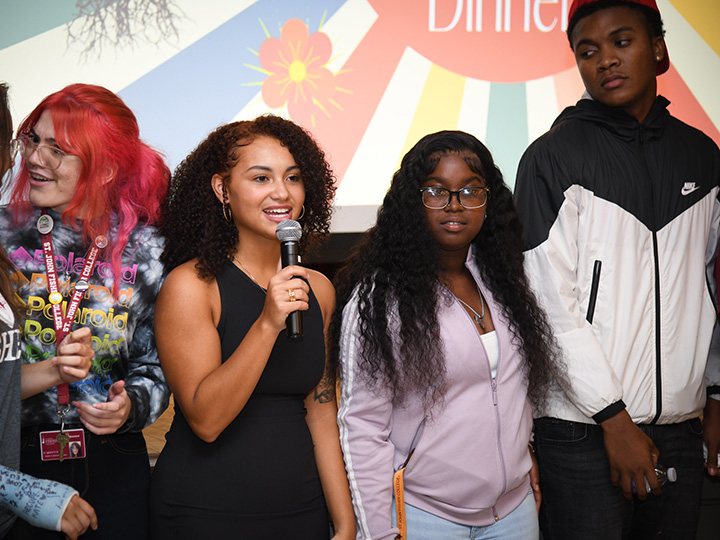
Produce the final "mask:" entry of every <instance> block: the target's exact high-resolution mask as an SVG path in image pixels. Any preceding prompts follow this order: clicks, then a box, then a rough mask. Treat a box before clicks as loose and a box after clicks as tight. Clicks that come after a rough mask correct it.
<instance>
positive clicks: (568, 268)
mask: <svg viewBox="0 0 720 540" xmlns="http://www.w3.org/2000/svg"><path fill="white" fill-rule="evenodd" d="M533 150H534V151H533ZM542 151H543V150H542V149H538V148H537V147H535V148H533V147H531V148H530V149H529V150H528V152H526V154H525V156H524V157H523V159H522V161H521V163H520V167H519V169H518V178H517V183H516V186H515V198H516V203H517V206H518V211H519V212H520V216H521V218H522V220H523V228H524V229H525V233H526V249H527V251H526V252H525V270H526V272H527V275H528V278H529V280H530V283H531V286H532V288H533V291H534V292H535V294H536V295H537V297H538V301H539V302H540V304H541V306H542V307H543V308H544V309H545V311H546V312H547V315H548V319H549V321H550V324H551V326H552V327H553V328H554V330H555V336H556V339H557V340H558V343H559V345H560V347H561V351H562V353H563V359H564V361H565V363H566V365H567V380H568V381H570V384H571V388H569V389H566V395H567V398H568V399H569V400H570V402H571V403H572V404H573V405H574V406H575V407H576V408H577V409H578V410H579V411H580V412H581V413H582V414H583V415H585V416H587V417H588V418H592V417H595V416H596V415H598V417H596V420H597V421H602V420H603V419H604V417H603V416H604V415H607V417H609V416H612V415H613V414H615V413H616V412H619V411H620V410H622V409H623V408H624V404H623V403H622V397H623V395H622V386H621V384H620V381H619V379H618V377H617V376H616V374H615V372H614V371H613V369H612V367H611V365H610V363H609V361H608V359H607V357H606V356H605V353H604V352H603V349H602V347H601V345H600V342H599V340H598V339H597V337H596V335H595V333H594V332H593V329H592V327H591V325H590V323H588V321H587V319H586V313H585V311H584V310H583V309H581V303H580V300H579V295H580V294H581V292H582V291H583V287H582V286H581V284H580V283H579V277H578V264H579V256H580V255H579V248H578V245H579V242H582V241H583V239H582V238H579V237H578V231H579V230H580V221H581V219H582V212H583V209H584V204H585V195H586V194H584V193H583V188H582V187H580V186H578V185H573V183H572V182H571V181H569V180H568V181H564V180H563V178H564V177H565V176H566V175H567V173H566V172H564V171H562V170H560V166H559V165H558V164H559V162H560V161H559V160H557V159H554V158H553V157H551V156H549V155H543V156H542V158H541V159H538V157H537V153H538V152H540V153H542ZM543 164H544V165H543ZM587 195H589V196H590V197H591V196H592V194H587ZM584 292H585V293H587V288H585V289H584Z"/></svg>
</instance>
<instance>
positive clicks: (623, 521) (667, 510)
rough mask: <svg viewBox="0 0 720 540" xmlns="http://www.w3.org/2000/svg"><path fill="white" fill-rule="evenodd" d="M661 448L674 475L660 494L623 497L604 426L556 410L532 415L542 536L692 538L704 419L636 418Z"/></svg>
mask: <svg viewBox="0 0 720 540" xmlns="http://www.w3.org/2000/svg"><path fill="white" fill-rule="evenodd" d="M638 427H640V429H642V430H643V432H645V434H646V435H648V437H650V438H651V439H652V440H653V442H654V443H655V446H657V448H658V450H659V451H660V460H659V462H660V463H662V464H663V465H664V466H665V467H675V469H676V470H677V477H678V479H677V482H675V483H668V484H666V485H665V486H663V492H662V495H660V496H655V495H652V494H650V495H649V496H648V498H647V500H645V501H640V500H639V499H634V500H632V501H628V500H626V499H625V498H624V497H623V495H622V491H621V490H620V488H619V487H616V486H613V485H612V483H611V482H610V467H609V465H608V461H607V457H606V455H605V447H604V445H603V433H602V428H601V427H600V426H599V425H596V424H582V423H577V422H568V421H565V420H559V419H556V418H539V419H537V420H536V421H535V455H536V457H537V460H538V465H539V467H540V488H541V490H542V501H543V504H542V507H541V509H540V529H541V530H542V533H543V539H544V540H576V539H578V538H582V539H583V540H629V539H632V540H642V539H646V538H658V537H661V538H672V539H673V540H684V539H687V540H695V535H696V530H697V523H698V518H699V515H700V498H701V492H702V474H703V457H702V427H701V424H700V420H699V419H697V418H696V419H693V420H688V421H687V422H683V423H680V424H669V425H662V426H660V425H640V426H638Z"/></svg>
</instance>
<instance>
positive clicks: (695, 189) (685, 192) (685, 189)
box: [680, 186, 700, 195]
mask: <svg viewBox="0 0 720 540" xmlns="http://www.w3.org/2000/svg"><path fill="white" fill-rule="evenodd" d="M698 189H700V186H694V187H691V188H688V187H685V186H683V188H682V189H681V190H680V193H682V194H683V195H690V194H691V193H692V192H693V191H697V190H698Z"/></svg>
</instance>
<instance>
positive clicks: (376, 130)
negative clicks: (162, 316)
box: [0, 0, 720, 232]
mask: <svg viewBox="0 0 720 540" xmlns="http://www.w3.org/2000/svg"><path fill="white" fill-rule="evenodd" d="M568 1H569V0H306V1H301V0H256V1H251V0H239V1H233V2H227V1H225V0H204V1H203V2H197V1H195V0H77V1H75V0H23V1H22V2H18V1H16V0H0V80H4V81H6V82H8V83H9V84H10V85H11V98H12V106H13V115H14V118H15V122H16V124H17V123H19V121H20V120H21V119H22V118H23V117H24V116H25V115H27V114H28V113H29V112H30V110H32V108H33V107H34V106H35V105H36V104H37V103H38V102H39V101H40V100H41V99H42V98H43V97H44V96H45V95H47V94H49V93H51V92H53V91H56V90H58V89H60V88H62V87H63V86H65V85H67V84H70V83H74V82H87V83H94V84H100V85H103V86H106V87H108V88H110V89H111V90H113V91H115V92H117V93H118V94H119V95H120V96H121V97H122V98H123V99H124V100H125V101H126V102H127V103H128V105H129V106H130V107H131V108H132V109H133V111H134V112H135V114H136V115H137V117H138V121H139V123H140V128H141V134H142V136H143V138H144V139H145V140H146V141H147V142H149V143H150V144H152V145H153V146H155V147H156V148H158V149H160V150H162V151H163V152H164V153H165V155H166V156H167V158H168V161H169V163H170V165H171V167H174V166H176V165H177V164H178V163H179V162H180V161H181V160H182V159H183V158H184V157H185V156H186V155H187V154H188V153H189V152H190V151H191V150H192V149H193V148H194V147H195V146H196V145H197V144H198V143H199V142H200V141H201V140H202V139H203V138H204V137H205V136H206V135H207V134H208V133H209V132H210V131H212V130H213V129H214V128H215V127H217V126H218V125H220V124H223V123H227V122H230V121H233V120H240V119H251V118H254V117H256V116H258V115H260V114H265V113H274V114H279V115H281V116H283V117H286V118H291V119H292V120H294V121H296V122H298V123H299V124H301V125H303V126H304V127H305V128H307V129H308V130H309V131H310V132H312V134H313V135H314V136H315V138H316V139H317V140H318V142H319V143H320V144H321V145H322V146H323V148H324V149H325V150H326V152H327V154H328V156H329V158H330V160H331V163H332V166H333V169H334V171H335V173H336V175H337V178H338V184H339V189H338V194H337V199H336V204H337V206H338V212H337V213H336V216H335V219H334V222H333V230H334V231H336V232H348V231H350V232H355V231H362V230H365V229H366V228H367V227H369V226H370V225H372V223H373V222H374V215H375V211H376V209H377V206H378V205H379V204H380V203H381V202H382V198H383V196H384V194H385V191H386V190H387V187H388V185H389V182H390V179H391V177H392V174H393V172H394V171H395V170H396V169H397V167H398V165H399V161H400V158H401V157H402V155H403V154H404V153H405V152H406V151H407V150H408V149H409V148H410V147H411V146H412V145H413V144H414V143H415V142H416V141H417V140H418V139H419V138H420V137H422V136H423V135H425V134H426V133H430V132H432V131H437V130H441V129H461V130H465V131H468V132H470V133H473V134H474V135H476V136H477V137H478V138H480V139H481V140H483V141H484V142H485V143H486V144H487V146H488V147H489V148H490V150H491V151H492V152H493V155H494V156H495V158H496V160H497V162H498V164H499V166H500V168H501V170H502V171H503V174H504V175H505V179H506V181H507V183H508V184H510V185H513V184H514V177H515V171H516V168H517V162H518V160H519V159H520V156H521V155H522V153H523V151H524V150H525V148H526V147H527V145H528V144H529V143H530V142H532V141H533V140H534V139H535V138H537V137H538V136H539V135H541V134H542V133H544V132H545V131H546V130H547V129H548V128H549V127H550V125H551V124H552V121H553V120H554V119H555V117H556V116H557V115H558V114H559V112H560V111H561V110H562V109H563V108H564V107H566V106H568V105H571V104H573V103H575V102H576V101H577V100H578V99H579V97H580V96H581V94H582V91H583V87H582V83H581V81H580V78H579V76H578V74H577V69H576V67H575V63H574V59H573V56H572V54H571V51H570V48H569V46H568V42H567V38H566V35H565V30H566V28H567V11H568ZM658 5H659V7H660V10H661V12H662V14H663V20H664V22H665V27H666V29H667V36H666V41H667V44H668V50H669V53H670V59H671V62H672V64H671V67H670V70H669V71H668V72H667V73H666V74H664V75H662V76H661V77H660V78H659V87H660V93H662V94H663V95H665V96H666V97H668V98H669V99H670V101H671V102H672V104H671V106H670V109H671V111H672V112H673V114H675V115H676V116H677V117H679V118H681V119H682V120H684V121H686V122H688V123H690V124H692V125H694V126H696V127H698V128H699V129H702V130H703V131H705V132H706V133H707V134H708V135H710V136H711V137H712V138H713V139H714V140H715V141H716V142H718V143H720V133H719V132H718V126H720V99H718V98H717V89H718V88H719V87H720V34H718V32H717V31H716V29H715V28H714V25H713V21H718V20H720V2H716V1H711V0H658Z"/></svg>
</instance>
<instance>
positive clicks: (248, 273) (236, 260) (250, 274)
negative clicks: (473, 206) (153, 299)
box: [230, 255, 485, 313]
mask: <svg viewBox="0 0 720 540" xmlns="http://www.w3.org/2000/svg"><path fill="white" fill-rule="evenodd" d="M230 257H232V260H233V261H235V262H236V263H238V264H239V265H240V268H242V270H243V272H245V273H246V274H247V275H248V276H250V279H252V280H253V281H254V282H255V285H257V286H258V287H260V288H261V289H262V290H263V291H266V290H267V289H265V287H263V286H262V285H260V284H259V283H258V280H257V279H255V276H253V275H252V272H251V271H250V270H248V269H247V268H245V265H244V264H243V263H241V262H240V259H238V258H237V257H236V256H235V255H230ZM484 312H485V310H484V308H483V313H484Z"/></svg>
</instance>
